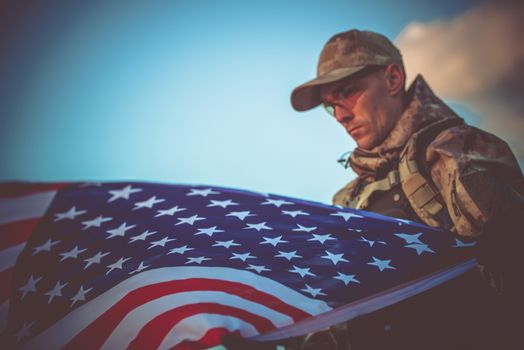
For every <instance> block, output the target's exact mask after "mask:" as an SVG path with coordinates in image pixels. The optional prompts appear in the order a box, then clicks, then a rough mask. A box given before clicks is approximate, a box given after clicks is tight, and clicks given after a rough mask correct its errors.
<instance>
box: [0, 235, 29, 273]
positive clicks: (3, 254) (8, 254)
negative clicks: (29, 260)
mask: <svg viewBox="0 0 524 350" xmlns="http://www.w3.org/2000/svg"><path fill="white" fill-rule="evenodd" d="M25 245H26V243H25V242H24V243H21V244H18V245H15V246H13V247H9V248H7V249H4V250H0V272H4V271H5V270H8V269H12V268H13V267H14V266H15V264H16V259H18V256H19V255H20V253H22V250H24V247H25Z"/></svg>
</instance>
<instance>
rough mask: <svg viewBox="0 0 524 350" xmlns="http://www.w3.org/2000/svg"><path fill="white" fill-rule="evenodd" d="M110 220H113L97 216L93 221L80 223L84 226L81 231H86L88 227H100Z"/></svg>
mask: <svg viewBox="0 0 524 350" xmlns="http://www.w3.org/2000/svg"><path fill="white" fill-rule="evenodd" d="M111 220H113V218H111V217H102V216H99V217H97V218H94V219H93V220H86V221H82V225H85V226H84V228H83V229H82V230H87V229H88V228H90V227H100V225H102V224H103V223H104V222H107V221H111Z"/></svg>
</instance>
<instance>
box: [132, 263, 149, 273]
mask: <svg viewBox="0 0 524 350" xmlns="http://www.w3.org/2000/svg"><path fill="white" fill-rule="evenodd" d="M149 266H151V265H147V266H146V265H144V262H143V261H141V262H140V265H138V267H137V268H136V269H135V270H133V271H131V272H130V273H129V274H130V275H132V274H134V273H137V272H140V271H142V270H145V269H147V268H148V267H149Z"/></svg>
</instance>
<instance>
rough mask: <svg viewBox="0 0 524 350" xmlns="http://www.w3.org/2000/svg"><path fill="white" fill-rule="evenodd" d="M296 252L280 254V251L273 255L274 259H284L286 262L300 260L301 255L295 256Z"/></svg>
mask: <svg viewBox="0 0 524 350" xmlns="http://www.w3.org/2000/svg"><path fill="white" fill-rule="evenodd" d="M296 253H297V251H296V250H294V251H292V252H282V251H280V250H279V251H278V254H277V255H275V257H276V258H286V259H287V260H288V261H289V260H291V259H293V258H301V257H302V256H301V255H297V254H296Z"/></svg>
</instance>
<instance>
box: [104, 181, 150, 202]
mask: <svg viewBox="0 0 524 350" xmlns="http://www.w3.org/2000/svg"><path fill="white" fill-rule="evenodd" d="M140 191H142V189H141V188H133V187H131V185H127V186H126V187H124V188H122V189H120V190H110V191H109V193H110V194H111V198H109V199H108V200H107V202H108V203H110V202H113V201H116V200H117V199H118V198H124V199H129V196H130V195H132V194H133V193H137V192H140Z"/></svg>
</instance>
